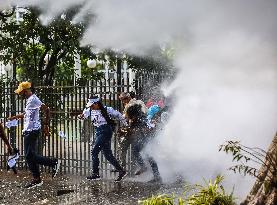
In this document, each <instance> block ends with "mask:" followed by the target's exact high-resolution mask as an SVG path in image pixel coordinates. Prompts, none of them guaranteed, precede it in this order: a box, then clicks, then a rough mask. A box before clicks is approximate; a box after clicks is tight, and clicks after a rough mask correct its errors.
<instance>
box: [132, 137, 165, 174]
mask: <svg viewBox="0 0 277 205" xmlns="http://www.w3.org/2000/svg"><path fill="white" fill-rule="evenodd" d="M148 141H149V137H147V136H144V138H140V139H138V141H137V142H136V143H134V145H133V154H134V157H135V160H136V162H137V163H138V165H139V166H140V168H143V167H145V164H144V160H143V158H142V157H141V155H140V152H141V150H142V149H143V148H144V147H145V145H146V144H147V143H148ZM146 160H147V161H148V162H149V164H150V166H151V169H152V172H153V175H154V178H158V177H160V172H159V168H158V165H157V163H156V161H155V160H154V158H153V157H150V156H149V155H147V156H146Z"/></svg>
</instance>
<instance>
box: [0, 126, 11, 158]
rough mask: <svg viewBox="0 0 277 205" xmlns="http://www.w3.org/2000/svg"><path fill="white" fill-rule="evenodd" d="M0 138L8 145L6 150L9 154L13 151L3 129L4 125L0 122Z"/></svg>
mask: <svg viewBox="0 0 277 205" xmlns="http://www.w3.org/2000/svg"><path fill="white" fill-rule="evenodd" d="M0 138H1V139H2V140H3V141H4V143H5V144H6V146H7V147H8V152H9V154H12V153H13V148H12V146H11V144H10V142H9V140H8V138H7V135H6V133H5V129H4V126H3V125H2V124H1V123H0Z"/></svg>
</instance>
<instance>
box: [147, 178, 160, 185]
mask: <svg viewBox="0 0 277 205" xmlns="http://www.w3.org/2000/svg"><path fill="white" fill-rule="evenodd" d="M147 183H151V184H152V183H153V184H155V183H163V180H162V178H161V177H160V176H156V177H154V179H152V180H150V181H148V182H147Z"/></svg>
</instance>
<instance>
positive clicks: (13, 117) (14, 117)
mask: <svg viewBox="0 0 277 205" xmlns="http://www.w3.org/2000/svg"><path fill="white" fill-rule="evenodd" d="M15 119H17V118H16V116H12V117H8V118H7V120H8V121H11V120H15Z"/></svg>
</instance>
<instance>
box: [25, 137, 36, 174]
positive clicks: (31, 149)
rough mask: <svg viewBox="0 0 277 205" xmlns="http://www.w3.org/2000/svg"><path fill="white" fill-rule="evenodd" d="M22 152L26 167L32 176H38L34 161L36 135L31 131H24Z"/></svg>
mask: <svg viewBox="0 0 277 205" xmlns="http://www.w3.org/2000/svg"><path fill="white" fill-rule="evenodd" d="M23 135H24V154H25V158H26V161H27V164H28V167H29V169H30V171H31V173H32V175H33V177H34V178H40V173H39V167H38V164H37V163H36V161H35V158H34V155H35V154H34V153H35V144H36V136H35V135H32V133H31V132H28V133H24V134H23Z"/></svg>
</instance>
